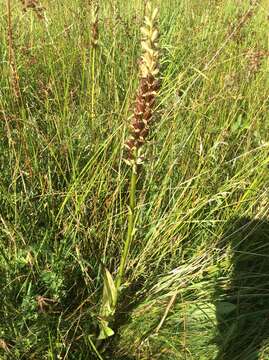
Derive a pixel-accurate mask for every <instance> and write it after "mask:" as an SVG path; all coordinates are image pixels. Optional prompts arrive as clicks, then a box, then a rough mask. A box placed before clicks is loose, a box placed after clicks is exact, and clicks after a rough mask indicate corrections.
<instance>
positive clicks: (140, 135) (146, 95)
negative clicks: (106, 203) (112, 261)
mask: <svg viewBox="0 0 269 360" xmlns="http://www.w3.org/2000/svg"><path fill="white" fill-rule="evenodd" d="M157 16H158V9H152V7H151V4H150V3H148V4H147V9H146V16H145V22H144V26H143V27H142V28H141V32H142V36H143V38H142V42H141V45H142V49H143V55H142V57H141V61H140V82H139V87H138V92H137V96H136V101H135V108H134V113H133V117H132V120H131V125H130V135H129V138H128V139H127V141H126V142H125V147H126V149H127V156H126V159H125V162H126V163H127V164H128V165H129V166H131V169H132V171H131V180H130V190H129V206H128V230H127V237H126V240H125V243H124V247H123V252H122V255H121V258H120V266H119V270H118V273H117V276H116V280H115V282H114V280H113V278H112V275H111V274H110V273H109V271H108V270H107V269H105V270H104V290H103V299H102V306H101V312H100V318H101V321H100V328H101V332H100V335H99V340H103V339H105V338H107V337H109V336H112V335H113V334H114V331H113V330H112V329H111V328H110V327H109V322H110V319H111V318H113V315H114V313H115V309H116V305H117V300H118V297H119V294H120V292H121V286H122V282H123V280H124V274H125V269H126V262H127V258H128V254H129V251H130V246H131V243H132V239H133V236H134V232H135V207H136V195H137V193H136V184H137V176H138V171H139V166H140V165H141V164H142V163H143V159H144V156H143V153H142V151H143V145H144V143H145V141H146V138H147V136H148V134H149V131H150V128H151V127H152V123H153V121H154V108H155V102H156V96H157V92H158V90H159V88H160V81H159V78H158V74H159V46H158V39H159V31H158V25H157Z"/></svg>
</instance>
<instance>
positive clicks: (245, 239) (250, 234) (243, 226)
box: [215, 218, 269, 360]
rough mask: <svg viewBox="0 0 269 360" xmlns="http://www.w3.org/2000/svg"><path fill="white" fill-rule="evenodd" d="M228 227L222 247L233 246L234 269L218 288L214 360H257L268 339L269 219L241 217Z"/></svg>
mask: <svg viewBox="0 0 269 360" xmlns="http://www.w3.org/2000/svg"><path fill="white" fill-rule="evenodd" d="M228 227H229V230H228V231H226V233H225V236H224V238H223V239H222V244H221V246H224V247H226V246H230V247H231V258H232V266H233V269H232V275H231V278H230V283H229V284H228V286H226V288H225V289H223V287H222V288H219V289H217V296H218V298H219V299H221V300H220V301H219V302H218V303H217V306H216V311H217V321H218V337H217V343H218V347H219V352H218V355H217V357H216V359H215V360H258V359H260V356H259V353H260V350H261V349H262V348H263V345H264V344H265V343H266V340H269V222H268V221H266V220H264V219H255V220H253V219H249V218H241V219H237V220H235V221H233V222H232V223H230V224H229V226H228Z"/></svg>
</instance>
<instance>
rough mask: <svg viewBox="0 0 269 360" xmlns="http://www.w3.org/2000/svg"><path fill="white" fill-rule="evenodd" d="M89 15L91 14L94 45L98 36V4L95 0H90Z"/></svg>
mask: <svg viewBox="0 0 269 360" xmlns="http://www.w3.org/2000/svg"><path fill="white" fill-rule="evenodd" d="M91 5H92V7H91V15H92V46H93V47H96V46H97V44H98V38H99V29H98V23H99V4H98V2H97V1H93V2H92V4H91Z"/></svg>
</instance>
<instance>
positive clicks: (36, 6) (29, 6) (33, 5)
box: [20, 0, 45, 20]
mask: <svg viewBox="0 0 269 360" xmlns="http://www.w3.org/2000/svg"><path fill="white" fill-rule="evenodd" d="M20 1H21V3H22V9H23V11H24V12H26V11H28V10H33V11H34V13H35V14H36V16H37V17H38V19H40V20H44V18H45V16H44V11H45V8H44V7H43V6H42V5H41V4H40V2H39V1H38V0H20Z"/></svg>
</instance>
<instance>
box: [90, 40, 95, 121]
mask: <svg viewBox="0 0 269 360" xmlns="http://www.w3.org/2000/svg"><path fill="white" fill-rule="evenodd" d="M91 70H92V94H91V95H92V108H91V118H92V126H93V119H94V105H95V101H94V96H95V47H93V48H92V69H91Z"/></svg>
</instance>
